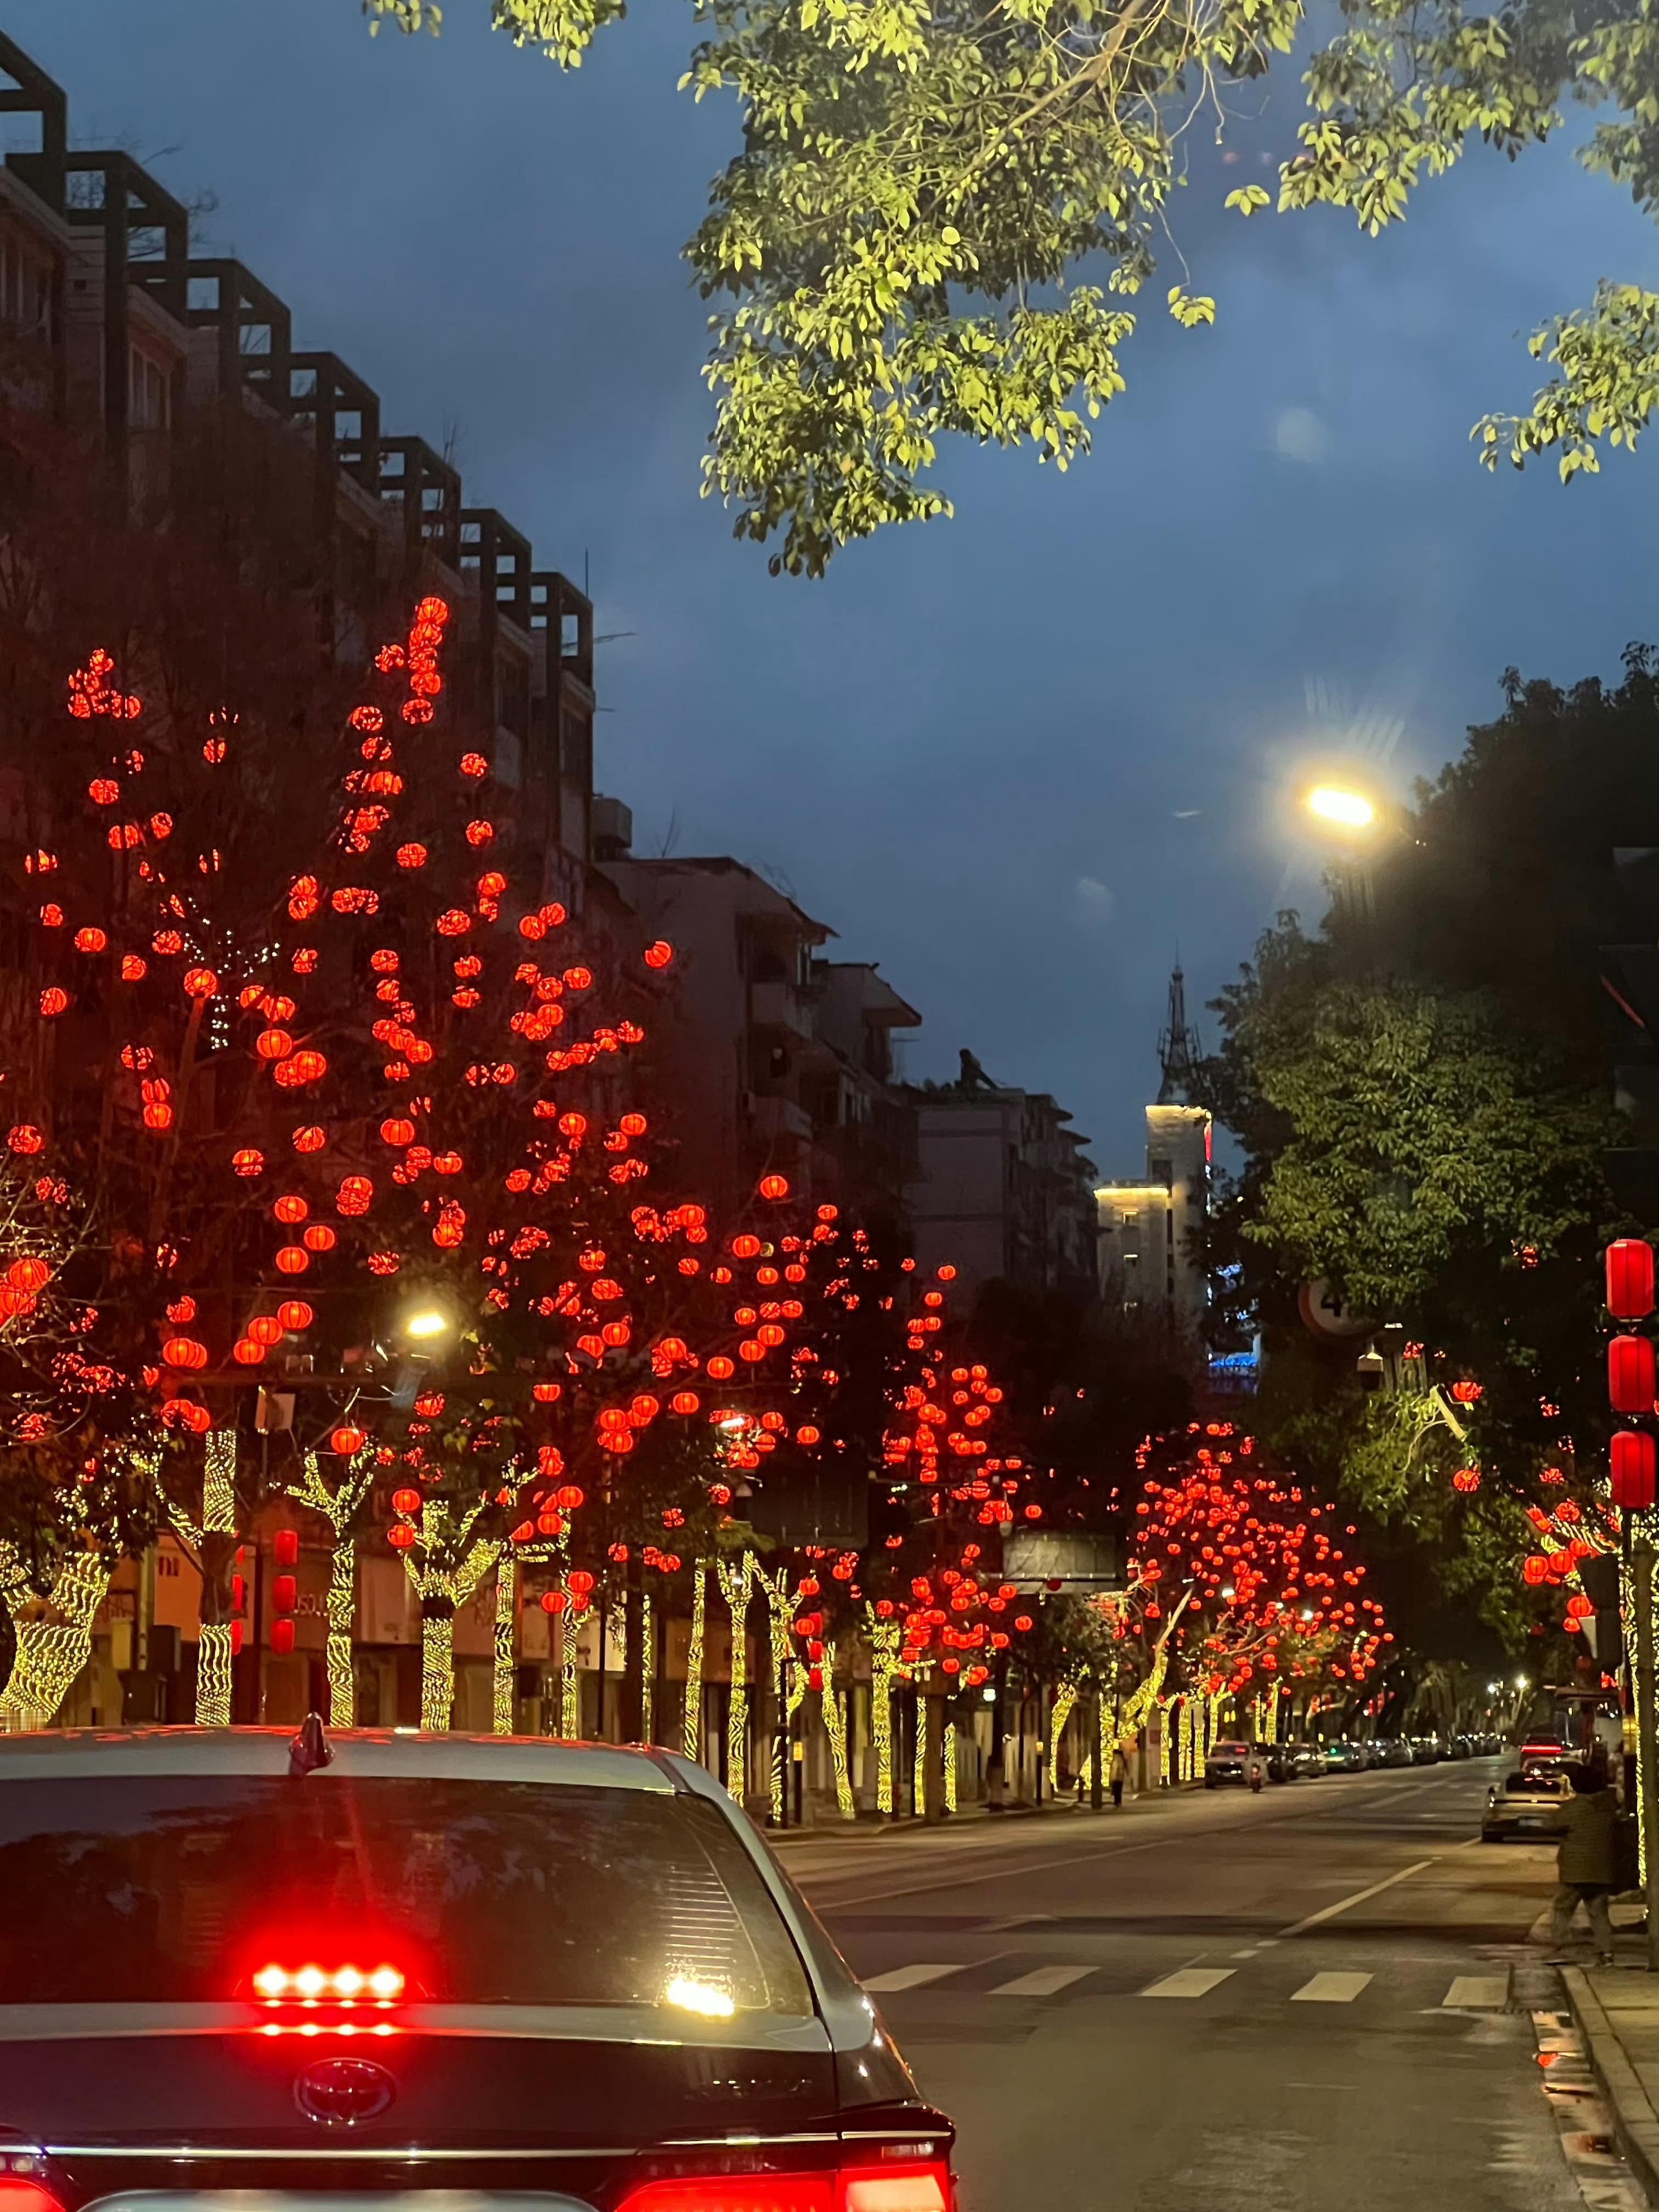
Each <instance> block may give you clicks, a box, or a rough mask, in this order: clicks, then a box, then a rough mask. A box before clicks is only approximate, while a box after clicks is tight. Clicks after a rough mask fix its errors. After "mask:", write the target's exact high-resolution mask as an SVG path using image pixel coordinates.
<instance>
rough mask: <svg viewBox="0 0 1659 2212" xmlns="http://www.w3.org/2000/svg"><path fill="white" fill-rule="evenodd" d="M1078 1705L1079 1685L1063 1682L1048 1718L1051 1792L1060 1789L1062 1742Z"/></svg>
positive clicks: (1055, 1696)
mask: <svg viewBox="0 0 1659 2212" xmlns="http://www.w3.org/2000/svg"><path fill="white" fill-rule="evenodd" d="M1076 1703H1077V1684H1076V1683H1075V1682H1062V1683H1061V1684H1060V1687H1059V1689H1057V1690H1056V1691H1055V1692H1054V1710H1053V1711H1051V1712H1050V1714H1049V1716H1048V1787H1049V1788H1050V1789H1051V1790H1058V1789H1059V1787H1060V1738H1061V1737H1062V1736H1063V1735H1065V1733H1066V1722H1067V1721H1068V1720H1070V1718H1071V1717H1072V1708H1073V1705H1076Z"/></svg>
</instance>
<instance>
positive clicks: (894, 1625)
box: [864, 1604, 902, 1818]
mask: <svg viewBox="0 0 1659 2212" xmlns="http://www.w3.org/2000/svg"><path fill="white" fill-rule="evenodd" d="M864 1632H865V1637H866V1641H867V1642H868V1644H869V1646H870V1747H871V1749H872V1751H873V1752H874V1753H875V1755H876V1810H877V1812H878V1813H880V1814H883V1815H884V1816H885V1817H888V1818H890V1817H891V1815H892V1811H893V1684H894V1682H895V1680H896V1679H897V1677H898V1674H899V1673H900V1672H901V1669H900V1667H899V1659H898V1652H899V1638H900V1635H901V1634H902V1630H901V1628H900V1625H899V1623H898V1622H897V1621H896V1620H881V1619H880V1618H879V1617H878V1614H877V1613H876V1609H875V1607H873V1606H872V1605H869V1604H866V1607H865V1608H864Z"/></svg>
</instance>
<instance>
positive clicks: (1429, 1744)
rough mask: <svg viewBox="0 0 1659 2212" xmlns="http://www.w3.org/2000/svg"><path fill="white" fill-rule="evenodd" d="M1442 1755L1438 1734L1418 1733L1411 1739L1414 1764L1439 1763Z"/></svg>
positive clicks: (1433, 1764)
mask: <svg viewBox="0 0 1659 2212" xmlns="http://www.w3.org/2000/svg"><path fill="white" fill-rule="evenodd" d="M1441 1757H1442V1753H1441V1749H1440V1739H1439V1737H1438V1736H1435V1735H1418V1736H1413V1738H1412V1739H1411V1764H1412V1765H1413V1766H1435V1765H1438V1764H1439V1761H1440V1759H1441Z"/></svg>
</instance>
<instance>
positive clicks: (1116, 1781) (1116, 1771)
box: [1106, 1743, 1129, 1805]
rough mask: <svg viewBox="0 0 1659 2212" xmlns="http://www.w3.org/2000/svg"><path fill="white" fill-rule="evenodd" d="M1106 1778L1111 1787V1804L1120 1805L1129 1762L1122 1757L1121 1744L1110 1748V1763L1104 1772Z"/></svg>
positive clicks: (1127, 1775) (1127, 1776)
mask: <svg viewBox="0 0 1659 2212" xmlns="http://www.w3.org/2000/svg"><path fill="white" fill-rule="evenodd" d="M1106 1778H1107V1780H1108V1781H1109V1783H1110V1784H1111V1787H1112V1802H1113V1804H1114V1805H1121V1803H1122V1802H1123V1785H1124V1784H1125V1783H1126V1782H1127V1780H1128V1778H1129V1762H1128V1760H1127V1759H1125V1757H1124V1756H1123V1746H1122V1745H1121V1743H1115V1744H1114V1745H1113V1746H1112V1763H1111V1765H1110V1766H1109V1767H1108V1769H1107V1770H1106Z"/></svg>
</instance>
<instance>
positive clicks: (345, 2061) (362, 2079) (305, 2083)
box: [294, 2058, 398, 2128]
mask: <svg viewBox="0 0 1659 2212" xmlns="http://www.w3.org/2000/svg"><path fill="white" fill-rule="evenodd" d="M397 2094H398V2084H397V2082H396V2081H394V2080H393V2079H392V2075H390V2074H388V2073H387V2072H386V2069H385V2067H384V2066H376V2065H374V2064H373V2063H372V2062H371V2061H370V2060H368V2059H367V2058H325V2060H324V2061H323V2063H322V2064H321V2065H320V2066H307V2069H306V2070H305V2072H304V2073H303V2074H301V2076H300V2077H299V2079H298V2081H295V2084H294V2101H295V2104H296V2105H297V2106H299V2107H300V2110H301V2112H303V2113H304V2114H305V2116H306V2118H307V2119H310V2120H315V2121H317V2123H318V2124H319V2125H320V2126H322V2127H325V2128H355V2127H356V2126H357V2125H358V2124H360V2123H361V2122H362V2121H363V2120H378V2119H379V2118H380V2115H381V2113H382V2112H386V2110H387V2109H388V2108H389V2107H390V2106H391V2105H392V2100H393V2099H394V2098H395V2097H396V2096H397Z"/></svg>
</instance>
